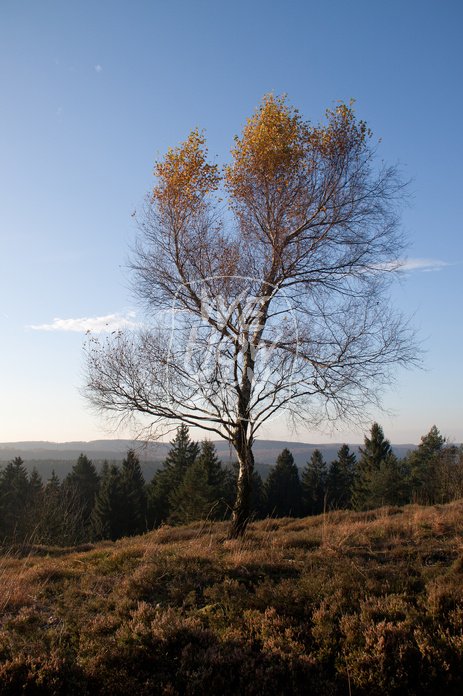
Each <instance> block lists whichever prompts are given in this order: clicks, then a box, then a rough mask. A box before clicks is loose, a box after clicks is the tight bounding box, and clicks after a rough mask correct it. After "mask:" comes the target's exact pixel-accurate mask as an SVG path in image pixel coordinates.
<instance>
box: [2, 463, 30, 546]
mask: <svg viewBox="0 0 463 696" xmlns="http://www.w3.org/2000/svg"><path fill="white" fill-rule="evenodd" d="M29 502H30V486H29V477H28V475H27V470H26V467H25V466H24V462H23V460H22V459H21V457H15V459H13V460H12V461H11V462H8V464H7V465H6V467H5V469H3V471H1V472H0V514H1V518H0V536H1V539H5V540H8V541H11V540H13V539H15V540H19V541H22V540H23V539H24V538H25V536H26V535H27V533H28V531H30V530H29V529H28V524H27V519H26V514H25V512H26V509H27V507H28V504H29Z"/></svg>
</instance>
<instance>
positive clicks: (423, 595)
mask: <svg viewBox="0 0 463 696" xmlns="http://www.w3.org/2000/svg"><path fill="white" fill-rule="evenodd" d="M226 533H227V526H226V524H222V523H217V524H210V523H207V524H199V523H196V524H191V525H189V526H185V527H162V528H160V529H158V530H155V531H153V532H149V533H147V534H145V535H143V536H139V537H133V538H130V539H122V540H119V541H117V542H114V543H113V542H101V543H96V544H89V545H86V546H85V547H80V548H67V549H58V548H52V547H43V546H42V547H38V546H34V545H33V544H30V545H29V546H28V547H26V546H24V547H20V548H16V549H9V550H8V549H5V550H4V552H3V555H2V556H0V598H1V600H0V601H1V604H0V608H1V611H2V618H1V633H0V656H1V666H0V693H2V694H9V693H11V694H16V693H31V694H36V693H37V694H39V693H40V694H56V693H63V694H71V695H72V694H77V693H79V694H82V693H89V694H97V695H98V694H116V695H117V694H132V693H136V694H137V695H138V694H140V695H144V694H168V695H174V694H179V695H180V694H198V695H199V694H239V693H240V694H241V693H250V694H258V695H263V694H289V695H291V694H307V693H313V694H348V693H349V689H350V693H353V694H354V693H355V694H365V695H366V694H385V693H386V694H388V693H390V694H435V693H443V692H445V693H446V694H453V693H455V694H457V693H460V692H461V689H462V688H463V681H462V680H463V677H462V675H463V501H456V502H454V503H451V504H448V505H443V506H435V507H428V508H424V507H419V506H408V507H407V508H382V509H379V510H374V511H369V512H365V513H353V512H345V511H333V512H329V513H326V514H325V515H320V516H318V517H313V518H307V519H303V520H301V519H292V518H284V519H272V520H262V521H258V522H254V523H252V524H251V525H250V527H249V530H248V533H247V534H246V536H245V537H244V538H243V539H239V540H228V539H227V538H226ZM308 684H310V691H308V690H307V689H308Z"/></svg>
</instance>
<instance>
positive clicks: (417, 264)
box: [400, 259, 451, 272]
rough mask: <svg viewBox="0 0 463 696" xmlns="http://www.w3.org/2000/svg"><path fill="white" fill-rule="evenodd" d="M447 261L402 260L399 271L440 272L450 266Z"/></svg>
mask: <svg viewBox="0 0 463 696" xmlns="http://www.w3.org/2000/svg"><path fill="white" fill-rule="evenodd" d="M450 265H451V264H450V263H447V261H439V260H437V259H404V260H403V262H402V263H401V264H400V270H401V271H426V272H430V271H440V270H442V268H445V266H450Z"/></svg>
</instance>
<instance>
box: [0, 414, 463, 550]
mask: <svg viewBox="0 0 463 696" xmlns="http://www.w3.org/2000/svg"><path fill="white" fill-rule="evenodd" d="M359 449H360V456H359V458H358V459H357V456H356V454H355V453H354V452H351V451H350V450H349V446H348V445H342V447H341V448H340V449H339V451H338V454H337V458H336V460H335V461H333V462H331V463H330V464H329V465H328V464H327V462H325V461H324V459H323V456H322V453H321V452H320V451H319V450H315V451H314V452H313V453H312V456H311V458H310V460H309V461H308V462H307V464H306V466H305V467H304V468H303V469H302V470H301V471H300V470H299V469H298V467H297V466H296V464H295V463H294V459H293V456H292V454H291V452H290V451H289V450H288V449H284V450H283V451H282V452H281V454H280V455H279V456H278V458H277V461H276V464H275V466H274V467H272V468H271V469H270V472H269V474H268V476H267V477H266V479H265V481H263V480H262V478H261V476H260V475H259V474H258V473H257V472H254V475H253V501H252V514H253V516H254V517H255V518H264V517H267V516H273V517H284V516H293V517H305V516H307V515H316V514H320V513H321V512H323V511H325V510H331V509H355V510H366V509H371V508H375V507H379V506H382V505H405V504H407V503H411V502H413V503H418V504H428V505H429V504H430V505H432V504H436V503H445V502H449V501H451V500H454V499H457V498H461V497H463V447H456V446H455V445H452V444H450V443H448V442H447V441H446V439H445V438H444V437H443V436H442V435H441V434H440V433H439V431H438V429H437V428H436V427H435V426H433V427H432V428H431V430H430V431H429V433H428V434H427V435H425V436H423V437H422V438H421V443H420V445H419V446H418V447H417V449H415V450H413V451H410V452H408V453H407V455H406V456H405V457H403V458H402V459H398V458H397V457H396V456H395V455H394V453H393V451H392V447H391V444H390V442H389V441H388V440H387V439H386V438H385V436H384V433H383V430H382V428H381V427H380V426H379V425H378V424H377V423H374V424H373V425H372V427H371V430H370V433H369V436H365V440H364V446H363V447H362V448H359ZM236 477H237V471H236V469H235V468H233V466H229V467H227V466H223V465H222V463H221V462H220V461H219V459H218V457H217V454H216V450H215V447H214V445H213V443H212V442H210V441H208V440H205V441H204V442H202V443H200V444H198V443H196V442H193V441H192V440H191V439H190V437H189V431H188V427H187V426H186V425H182V426H180V427H179V428H178V430H177V434H176V436H175V438H174V439H173V441H172V442H171V446H170V450H169V453H168V455H167V457H166V459H165V460H164V462H163V463H162V466H161V468H160V469H159V470H158V471H157V472H156V473H155V475H154V477H153V478H152V480H151V481H150V482H149V483H146V482H145V480H144V477H143V473H142V469H141V466H140V461H139V458H138V456H137V455H136V453H135V452H134V451H129V452H128V453H127V455H126V457H125V458H124V460H123V461H122V464H121V465H120V466H118V465H117V464H115V463H113V464H109V463H107V462H105V463H104V465H103V467H102V469H101V471H100V472H99V473H98V471H97V469H96V467H95V465H94V464H93V462H92V461H91V460H90V459H88V457H87V456H86V455H84V454H81V455H80V456H79V458H78V460H77V462H76V464H75V465H74V466H73V467H72V470H71V471H70V473H69V474H67V476H66V477H65V478H64V480H63V481H62V482H61V481H60V480H59V478H58V476H56V474H55V473H54V472H53V473H52V475H51V476H50V478H49V479H48V480H47V481H46V482H44V481H43V480H42V477H41V476H40V474H39V473H38V471H37V469H33V470H32V472H31V473H30V474H28V472H27V470H26V468H25V466H24V462H23V461H22V459H21V458H20V457H16V458H15V459H14V460H12V461H11V462H9V463H8V464H7V466H6V467H5V468H4V469H3V470H1V471H0V540H1V541H3V543H4V544H7V545H8V544H14V543H24V542H27V541H33V542H34V543H38V544H49V545H59V546H69V545H75V544H81V543H85V542H88V541H95V540H100V539H111V540H116V539H119V538H122V537H125V536H132V535H135V534H140V533H143V532H145V531H147V530H150V529H153V528H156V527H158V526H160V525H161V524H163V523H166V524H171V525H173V524H186V523H189V522H193V521H196V520H206V519H209V520H222V519H227V518H229V517H230V515H231V512H232V508H233V503H234V498H235V492H236Z"/></svg>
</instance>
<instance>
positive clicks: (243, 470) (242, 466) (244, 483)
mask: <svg viewBox="0 0 463 696" xmlns="http://www.w3.org/2000/svg"><path fill="white" fill-rule="evenodd" d="M243 431H244V432H243ZM240 435H241V437H239V438H237V439H236V440H235V442H234V446H235V450H236V454H237V456H238V463H239V473H238V486H237V494H236V502H235V506H234V508H233V515H232V522H231V526H230V530H229V532H228V538H229V539H238V538H239V537H242V536H243V535H244V533H245V531H246V527H247V526H248V522H249V516H250V513H251V494H252V474H253V471H254V455H253V453H252V445H251V443H250V442H249V441H248V440H247V439H246V430H245V428H240ZM243 435H244V437H243Z"/></svg>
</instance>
